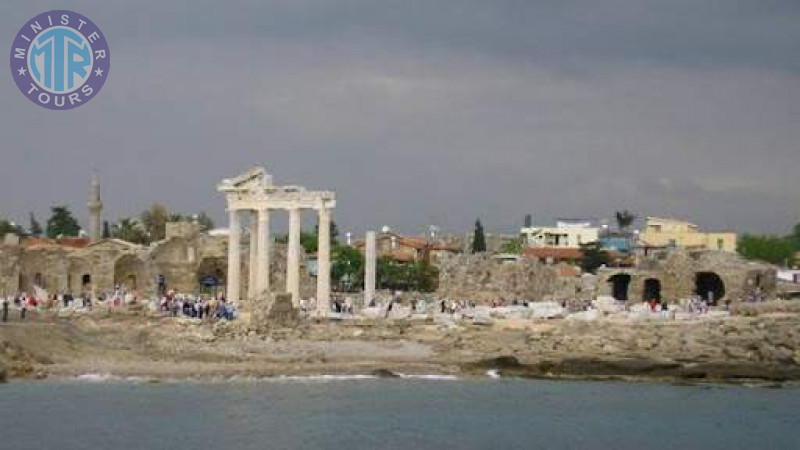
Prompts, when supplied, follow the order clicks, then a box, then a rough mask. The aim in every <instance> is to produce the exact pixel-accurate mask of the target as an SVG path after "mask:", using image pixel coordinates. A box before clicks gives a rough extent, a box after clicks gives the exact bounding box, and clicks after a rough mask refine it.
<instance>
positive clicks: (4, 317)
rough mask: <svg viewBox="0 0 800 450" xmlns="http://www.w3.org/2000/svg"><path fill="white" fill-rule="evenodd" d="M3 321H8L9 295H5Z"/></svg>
mask: <svg viewBox="0 0 800 450" xmlns="http://www.w3.org/2000/svg"><path fill="white" fill-rule="evenodd" d="M3 322H8V297H3Z"/></svg>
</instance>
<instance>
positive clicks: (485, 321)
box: [472, 315, 494, 325]
mask: <svg viewBox="0 0 800 450" xmlns="http://www.w3.org/2000/svg"><path fill="white" fill-rule="evenodd" d="M472 324H473V325H492V324H494V321H493V320H492V318H491V317H489V316H483V315H479V316H475V317H474V318H473V319H472Z"/></svg>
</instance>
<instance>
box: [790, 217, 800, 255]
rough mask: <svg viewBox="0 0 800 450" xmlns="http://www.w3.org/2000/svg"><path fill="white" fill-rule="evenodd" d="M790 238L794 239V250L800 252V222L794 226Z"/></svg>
mask: <svg viewBox="0 0 800 450" xmlns="http://www.w3.org/2000/svg"><path fill="white" fill-rule="evenodd" d="M789 239H791V241H792V245H793V246H794V250H795V251H798V252H800V223H798V224H797V225H795V226H794V228H793V229H792V234H790V235H789Z"/></svg>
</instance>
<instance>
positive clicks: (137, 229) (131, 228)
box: [111, 218, 150, 245]
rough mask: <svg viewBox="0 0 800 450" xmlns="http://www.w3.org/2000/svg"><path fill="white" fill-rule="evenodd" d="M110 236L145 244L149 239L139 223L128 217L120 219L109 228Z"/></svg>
mask: <svg viewBox="0 0 800 450" xmlns="http://www.w3.org/2000/svg"><path fill="white" fill-rule="evenodd" d="M111 236H112V237H114V238H115V239H122V240H123V241H128V242H132V243H134V244H142V245H147V244H148V243H149V242H150V240H149V239H148V237H147V232H146V231H145V230H144V228H142V226H141V225H139V223H137V222H136V221H135V220H133V219H130V218H125V219H121V220H120V221H119V222H117V223H116V224H114V226H113V227H112V228H111Z"/></svg>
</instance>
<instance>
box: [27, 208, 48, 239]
mask: <svg viewBox="0 0 800 450" xmlns="http://www.w3.org/2000/svg"><path fill="white" fill-rule="evenodd" d="M42 233H44V231H43V230H42V225H41V224H40V223H39V221H38V220H36V216H34V215H33V213H30V226H29V227H28V234H30V235H31V236H34V237H39V236H41V235H42Z"/></svg>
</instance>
